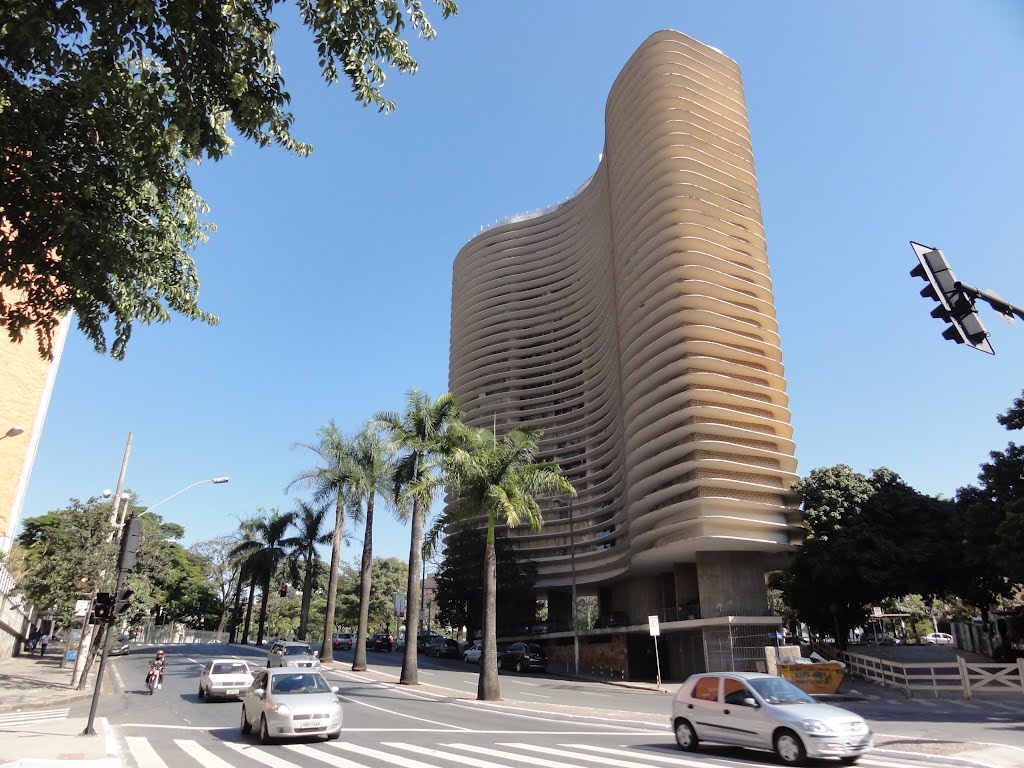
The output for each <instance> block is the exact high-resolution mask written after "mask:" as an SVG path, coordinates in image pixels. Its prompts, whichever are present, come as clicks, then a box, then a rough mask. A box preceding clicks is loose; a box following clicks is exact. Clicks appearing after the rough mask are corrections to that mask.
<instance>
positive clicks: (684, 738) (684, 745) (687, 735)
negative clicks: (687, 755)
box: [674, 718, 698, 752]
mask: <svg viewBox="0 0 1024 768" xmlns="http://www.w3.org/2000/svg"><path fill="white" fill-rule="evenodd" d="M674 730H675V732H676V744H678V745H679V748H680V749H681V750H683V751H684V752H696V751H697V744H698V742H697V733H696V732H695V731H694V730H693V726H692V725H690V724H689V723H688V722H687V721H686V720H683V719H682V718H680V719H678V720H676V727H675V729H674Z"/></svg>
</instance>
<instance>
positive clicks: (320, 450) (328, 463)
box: [286, 419, 352, 662]
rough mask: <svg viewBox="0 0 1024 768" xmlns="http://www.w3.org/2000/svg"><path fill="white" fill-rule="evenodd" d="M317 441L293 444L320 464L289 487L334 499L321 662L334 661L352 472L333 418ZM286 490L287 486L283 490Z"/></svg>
mask: <svg viewBox="0 0 1024 768" xmlns="http://www.w3.org/2000/svg"><path fill="white" fill-rule="evenodd" d="M317 438H318V440H317V443H316V444H315V445H307V444H305V443H296V445H295V446H292V447H296V446H301V447H303V448H308V449H309V450H311V451H313V453H315V454H316V455H317V456H319V457H320V463H319V464H318V465H317V466H315V467H313V468H312V469H308V470H306V471H305V472H303V473H301V474H300V475H299V476H298V477H296V478H295V479H294V480H292V482H291V483H289V484H288V488H291V487H292V486H293V485H296V484H299V485H303V486H306V487H307V488H311V489H312V490H313V493H314V498H315V499H316V500H317V501H328V500H330V501H333V502H334V531H333V533H332V535H331V573H330V575H329V576H328V581H327V608H326V610H325V611H324V642H323V645H322V646H321V647H320V661H321V662H329V661H334V647H333V645H332V643H331V638H332V636H333V634H334V613H335V609H336V608H335V607H336V605H337V601H338V569H339V568H340V567H341V543H342V541H344V535H345V507H346V501H347V497H346V491H347V489H348V483H349V473H350V471H351V469H350V467H351V460H350V459H351V453H352V447H351V444H350V443H349V441H348V440H347V439H346V438H345V435H344V433H343V432H342V431H341V430H340V429H338V427H337V426H336V425H335V423H334V420H333V419H332V420H331V421H329V422H328V423H327V426H326V427H321V428H320V429H318V430H317ZM286 490H287V489H286Z"/></svg>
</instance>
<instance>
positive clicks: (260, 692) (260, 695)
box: [256, 688, 267, 699]
mask: <svg viewBox="0 0 1024 768" xmlns="http://www.w3.org/2000/svg"><path fill="white" fill-rule="evenodd" d="M266 695H267V692H266V691H264V690H263V689H262V688H257V689H256V697H257V698H259V699H262V698H263V697H264V696H266Z"/></svg>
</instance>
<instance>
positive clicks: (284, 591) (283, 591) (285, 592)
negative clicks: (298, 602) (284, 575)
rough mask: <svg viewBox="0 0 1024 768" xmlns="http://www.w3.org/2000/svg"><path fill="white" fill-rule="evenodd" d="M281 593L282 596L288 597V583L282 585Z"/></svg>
mask: <svg viewBox="0 0 1024 768" xmlns="http://www.w3.org/2000/svg"><path fill="white" fill-rule="evenodd" d="M280 593H281V597H288V585H287V584H282V585H281V590H280Z"/></svg>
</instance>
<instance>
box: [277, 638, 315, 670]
mask: <svg viewBox="0 0 1024 768" xmlns="http://www.w3.org/2000/svg"><path fill="white" fill-rule="evenodd" d="M267 667H268V668H272V667H305V668H308V669H313V670H315V671H317V672H319V671H320V658H319V657H318V656H317V655H316V654H315V653H313V649H312V648H310V647H309V643H304V642H302V641H301V640H296V641H295V642H290V641H289V642H280V643H274V644H273V645H272V646H270V650H269V651H268V652H267Z"/></svg>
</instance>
